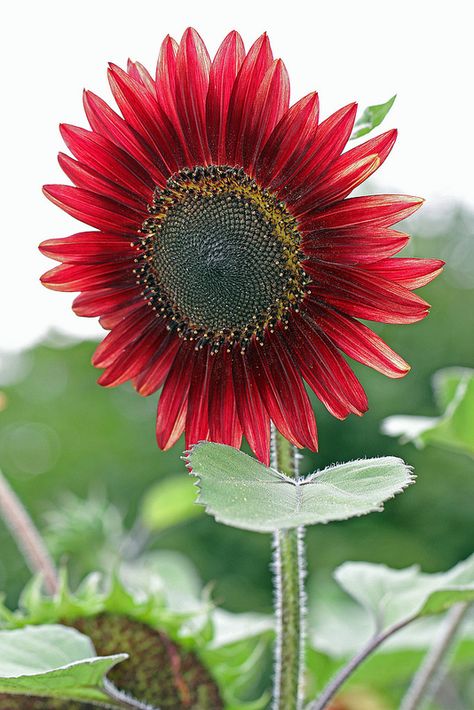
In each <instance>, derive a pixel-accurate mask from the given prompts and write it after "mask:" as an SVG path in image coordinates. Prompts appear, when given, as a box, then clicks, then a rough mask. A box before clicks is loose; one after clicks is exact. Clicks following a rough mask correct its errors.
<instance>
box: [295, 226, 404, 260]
mask: <svg viewBox="0 0 474 710" xmlns="http://www.w3.org/2000/svg"><path fill="white" fill-rule="evenodd" d="M409 239H410V237H409V236H408V234H403V233H402V232H396V231H395V230H393V229H388V228H386V227H372V226H371V225H368V226H364V225H356V226H355V227H345V228H341V229H338V230H337V231H336V230H328V231H324V230H321V231H319V232H313V233H312V234H308V235H306V236H305V237H304V239H303V241H302V244H301V247H302V250H303V252H304V253H305V254H307V255H308V256H315V257H316V258H317V259H320V260H321V261H336V262H343V263H347V264H359V263H365V262H369V263H370V262H372V261H379V260H380V259H384V258H385V257H388V256H393V254H396V253H397V252H399V251H400V250H401V249H403V247H404V246H406V244H407V243H408V241H409Z"/></svg>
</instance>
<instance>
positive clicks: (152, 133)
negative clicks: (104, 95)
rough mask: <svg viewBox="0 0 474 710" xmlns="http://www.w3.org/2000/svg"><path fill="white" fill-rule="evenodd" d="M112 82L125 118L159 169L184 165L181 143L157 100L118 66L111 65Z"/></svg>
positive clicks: (163, 169)
mask: <svg viewBox="0 0 474 710" xmlns="http://www.w3.org/2000/svg"><path fill="white" fill-rule="evenodd" d="M109 83H110V88H111V89H112V93H113V95H114V98H115V100H116V102H117V105H118V107H119V108H120V111H121V112H122V115H123V117H124V118H125V120H126V121H127V123H128V124H129V125H130V126H132V128H133V129H134V130H135V132H136V133H137V134H138V135H140V136H141V138H142V140H144V141H145V142H146V144H147V145H148V146H150V152H151V154H152V155H153V159H154V162H155V163H156V164H157V166H158V167H159V169H160V172H161V173H162V174H163V175H166V174H167V173H168V172H169V173H174V172H176V171H177V170H178V169H179V168H180V167H182V166H183V165H184V158H183V151H182V149H181V143H180V141H179V138H178V136H177V135H176V131H175V130H174V128H173V125H172V123H171V121H170V120H169V118H168V117H167V116H166V115H165V114H164V113H163V111H162V109H161V107H160V106H159V104H158V102H157V101H156V100H155V99H154V97H153V96H151V95H150V94H149V93H148V91H147V90H146V89H144V88H143V86H141V84H138V83H137V82H136V81H134V80H133V79H131V78H130V77H129V76H128V74H127V73H126V72H124V71H123V70H122V69H120V67H117V66H115V65H110V69H109Z"/></svg>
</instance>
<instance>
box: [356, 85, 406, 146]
mask: <svg viewBox="0 0 474 710" xmlns="http://www.w3.org/2000/svg"><path fill="white" fill-rule="evenodd" d="M396 98H397V95H396V94H395V95H394V96H392V98H391V99H389V100H388V101H387V102H386V103H384V104H376V105H375V106H367V108H366V109H365V111H364V113H363V114H362V116H361V117H360V118H359V119H358V120H357V121H356V123H355V130H354V132H353V134H352V136H351V140H355V139H356V138H361V137H362V136H365V135H366V134H367V133H370V132H371V131H373V130H374V128H377V126H380V124H381V123H382V121H383V120H384V118H385V116H386V115H387V113H388V112H389V111H390V109H391V108H392V106H393V103H394V101H395V99H396Z"/></svg>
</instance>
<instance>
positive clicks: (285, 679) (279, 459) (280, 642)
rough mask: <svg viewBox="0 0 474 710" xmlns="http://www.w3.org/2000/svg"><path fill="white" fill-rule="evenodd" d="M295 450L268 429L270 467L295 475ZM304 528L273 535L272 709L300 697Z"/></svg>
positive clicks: (295, 709)
mask: <svg viewBox="0 0 474 710" xmlns="http://www.w3.org/2000/svg"><path fill="white" fill-rule="evenodd" d="M298 456H299V454H298V452H297V450H296V448H295V447H294V446H293V445H292V444H290V443H289V442H288V441H287V440H286V439H285V438H284V437H283V436H281V434H279V433H278V432H276V431H275V430H274V429H273V431H272V466H273V467H274V468H276V469H277V470H279V471H281V472H282V473H285V474H286V475H287V476H291V477H292V478H298ZM303 538H304V528H302V527H300V528H297V529H296V530H278V531H276V532H275V535H274V558H273V571H274V584H275V616H276V646H275V672H274V691H273V710H301V708H302V706H303V700H304V687H303V683H304V642H305V619H304V617H305V602H306V597H305V592H304V578H305V571H306V566H305V558H304V542H303Z"/></svg>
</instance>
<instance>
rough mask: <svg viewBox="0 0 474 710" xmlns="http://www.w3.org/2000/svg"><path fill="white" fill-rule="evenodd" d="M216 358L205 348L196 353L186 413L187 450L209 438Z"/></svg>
mask: <svg viewBox="0 0 474 710" xmlns="http://www.w3.org/2000/svg"><path fill="white" fill-rule="evenodd" d="M213 365H214V357H213V356H212V355H211V349H210V348H209V347H204V348H202V349H200V350H198V351H197V352H196V353H195V359H194V365H193V374H192V375H191V384H190V387H189V395H188V410H187V412H186V426H185V430H186V449H190V448H191V446H193V444H197V443H198V442H199V441H203V440H204V439H208V438H209V391H210V383H211V378H212V368H213Z"/></svg>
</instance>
